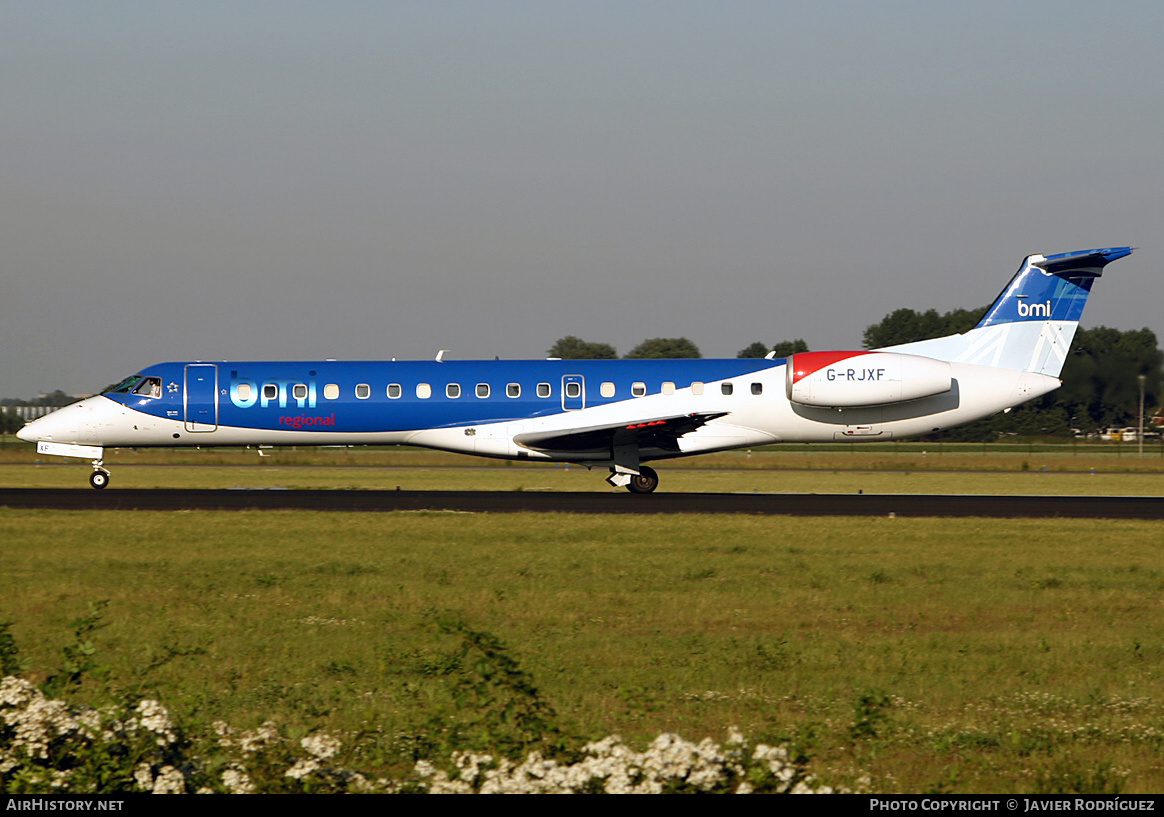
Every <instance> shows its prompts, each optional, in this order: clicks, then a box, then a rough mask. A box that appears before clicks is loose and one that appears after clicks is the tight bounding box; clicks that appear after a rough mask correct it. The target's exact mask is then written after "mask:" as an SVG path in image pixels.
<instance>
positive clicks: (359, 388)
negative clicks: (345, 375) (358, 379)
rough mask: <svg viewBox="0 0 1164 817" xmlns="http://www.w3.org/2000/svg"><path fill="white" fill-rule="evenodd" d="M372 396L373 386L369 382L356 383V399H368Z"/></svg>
mask: <svg viewBox="0 0 1164 817" xmlns="http://www.w3.org/2000/svg"><path fill="white" fill-rule="evenodd" d="M371 396H372V387H371V386H369V385H368V384H367V383H357V384H356V399H357V400H367V399H368V398H369V397H371Z"/></svg>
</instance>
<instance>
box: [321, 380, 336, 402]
mask: <svg viewBox="0 0 1164 817" xmlns="http://www.w3.org/2000/svg"><path fill="white" fill-rule="evenodd" d="M337 398H339V386H337V385H336V384H335V383H327V384H325V385H324V387H323V399H324V400H335V399H337Z"/></svg>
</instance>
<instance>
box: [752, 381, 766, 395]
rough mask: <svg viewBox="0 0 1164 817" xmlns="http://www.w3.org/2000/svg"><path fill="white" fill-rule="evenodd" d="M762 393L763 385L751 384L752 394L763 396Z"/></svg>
mask: <svg viewBox="0 0 1164 817" xmlns="http://www.w3.org/2000/svg"><path fill="white" fill-rule="evenodd" d="M763 393H764V384H763V383H753V384H752V394H763Z"/></svg>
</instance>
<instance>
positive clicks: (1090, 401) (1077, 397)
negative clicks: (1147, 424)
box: [1044, 326, 1164, 430]
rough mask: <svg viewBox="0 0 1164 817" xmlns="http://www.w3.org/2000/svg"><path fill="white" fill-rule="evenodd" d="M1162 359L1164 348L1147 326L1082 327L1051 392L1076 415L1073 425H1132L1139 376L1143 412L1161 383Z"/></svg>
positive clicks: (1137, 404) (1135, 418) (1137, 406)
mask: <svg viewBox="0 0 1164 817" xmlns="http://www.w3.org/2000/svg"><path fill="white" fill-rule="evenodd" d="M1162 364H1164V352H1161V351H1160V348H1159V344H1158V342H1157V340H1156V333H1155V332H1153V331H1152V330H1151V329H1147V328H1144V329H1138V330H1137V329H1130V330H1127V331H1120V330H1119V329H1112V328H1110V327H1107V326H1097V327H1095V328H1094V329H1080V330H1078V331H1077V332H1076V333H1075V340H1074V342H1072V344H1071V353H1070V354H1069V355H1068V356H1067V361H1066V362H1065V363H1064V364H1063V374H1062V378H1063V387H1062V388H1060V389H1059V390H1058V391H1055V392H1052V393H1051V395H1049V397H1051V398H1053V399H1054V402H1055V404H1057V405H1059V406H1061V407H1062V408H1063V409H1064V410H1065V411H1066V413H1067V414H1068V416H1069V417H1073V418H1074V425H1075V427H1076V428H1083V429H1085V430H1091V429H1096V428H1107V427H1109V426H1117V427H1118V426H1129V425H1136V424H1137V423H1138V421H1139V412H1140V381H1139V375H1144V394H1145V401H1146V402H1145V412H1147V411H1149V410H1150V409H1151V408H1152V403H1153V402H1154V400H1153V398H1154V396H1155V395H1157V394H1159V392H1160V386H1161V383H1162V382H1164V372H1162V370H1161V366H1162ZM1044 399H1047V398H1044Z"/></svg>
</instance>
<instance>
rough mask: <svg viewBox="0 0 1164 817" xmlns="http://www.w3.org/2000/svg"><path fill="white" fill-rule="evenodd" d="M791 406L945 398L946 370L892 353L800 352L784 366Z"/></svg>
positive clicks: (845, 405) (938, 364)
mask: <svg viewBox="0 0 1164 817" xmlns="http://www.w3.org/2000/svg"><path fill="white" fill-rule="evenodd" d="M786 385H787V393H788V399H789V400H791V401H792V402H793V403H799V404H801V405H805V406H820V407H822V408H850V407H857V406H880V405H884V404H887V403H904V402H906V401H908V400H919V399H921V398H922V397H932V396H933V395H935V394H943V393H945V392H948V391H949V390H950V388H951V387H952V386H953V380H952V377H951V375H950V364H949V363H947V362H946V361H944V360H934V359H933V358H929V357H919V356H918V355H899V354H896V353H894V352H801V353H799V354H795V355H793V356H792V357H790V358H788V360H787V379H786Z"/></svg>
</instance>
